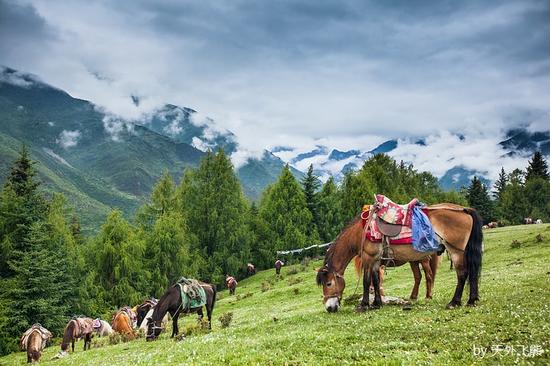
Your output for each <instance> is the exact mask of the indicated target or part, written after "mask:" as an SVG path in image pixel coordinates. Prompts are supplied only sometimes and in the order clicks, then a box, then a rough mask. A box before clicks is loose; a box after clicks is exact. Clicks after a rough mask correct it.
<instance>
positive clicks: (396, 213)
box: [375, 194, 418, 235]
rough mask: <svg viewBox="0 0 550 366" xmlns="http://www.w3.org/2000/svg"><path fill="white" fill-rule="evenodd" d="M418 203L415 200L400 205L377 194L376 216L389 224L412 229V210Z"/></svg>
mask: <svg viewBox="0 0 550 366" xmlns="http://www.w3.org/2000/svg"><path fill="white" fill-rule="evenodd" d="M417 203H418V200H417V199H416V198H414V199H413V200H412V201H411V202H409V203H408V204H406V205H398V204H397V203H395V202H393V201H392V200H390V199H389V198H388V197H386V196H384V195H382V194H377V195H376V206H377V208H376V211H375V212H376V216H378V217H379V218H380V219H381V220H384V221H385V222H387V223H388V224H394V225H403V226H408V227H409V228H410V227H412V212H413V211H412V208H413V207H414V206H415V205H416V204H417ZM411 235H412V234H411Z"/></svg>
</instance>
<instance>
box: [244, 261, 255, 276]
mask: <svg viewBox="0 0 550 366" xmlns="http://www.w3.org/2000/svg"><path fill="white" fill-rule="evenodd" d="M246 273H248V275H249V276H252V275H255V274H256V266H255V265H253V264H252V263H248V264H247V265H246Z"/></svg>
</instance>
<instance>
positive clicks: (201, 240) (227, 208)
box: [176, 150, 252, 283]
mask: <svg viewBox="0 0 550 366" xmlns="http://www.w3.org/2000/svg"><path fill="white" fill-rule="evenodd" d="M176 196H177V197H176V201H177V206H178V207H179V208H178V209H179V210H180V211H181V212H183V214H184V216H185V217H186V218H187V224H188V228H189V232H190V233H191V234H192V235H193V236H194V238H195V240H194V241H193V242H194V244H193V245H192V249H194V250H197V251H198V252H199V253H200V255H201V256H202V257H203V258H204V259H205V260H206V261H207V265H206V266H203V268H201V271H200V273H201V275H202V278H204V279H205V280H210V281H214V282H216V283H222V282H223V279H224V278H225V277H224V276H225V274H229V273H230V274H233V275H237V274H243V273H244V272H245V270H246V263H247V262H248V261H250V245H251V240H252V235H251V233H250V231H249V226H248V224H247V223H248V207H247V206H248V205H247V202H246V199H245V197H244V194H243V192H242V187H241V185H240V183H239V180H238V179H237V176H236V175H235V171H234V169H233V165H232V164H231V160H230V159H229V157H228V156H227V155H226V154H225V152H224V151H223V150H219V151H218V153H217V154H214V153H212V152H208V153H207V154H206V155H205V157H204V158H203V159H202V161H201V164H200V166H199V168H198V169H197V170H196V171H190V172H186V173H185V174H184V176H183V178H182V181H181V184H180V186H178V188H177V193H176Z"/></svg>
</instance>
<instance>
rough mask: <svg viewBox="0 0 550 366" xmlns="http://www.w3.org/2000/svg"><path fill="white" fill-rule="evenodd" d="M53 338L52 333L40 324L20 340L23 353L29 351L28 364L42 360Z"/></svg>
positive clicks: (24, 334) (29, 330) (31, 328)
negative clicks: (47, 345)
mask: <svg viewBox="0 0 550 366" xmlns="http://www.w3.org/2000/svg"><path fill="white" fill-rule="evenodd" d="M52 337H53V335H52V333H51V332H50V331H49V330H47V329H46V328H44V327H43V326H41V325H40V324H38V323H36V324H34V325H33V326H32V327H30V328H29V329H27V331H26V332H25V333H23V335H22V336H21V339H20V340H19V347H20V348H21V350H22V351H25V350H26V351H27V363H31V362H35V361H39V360H40V356H41V354H42V350H43V349H44V347H46V342H47V341H48V340H50V339H51V338H52Z"/></svg>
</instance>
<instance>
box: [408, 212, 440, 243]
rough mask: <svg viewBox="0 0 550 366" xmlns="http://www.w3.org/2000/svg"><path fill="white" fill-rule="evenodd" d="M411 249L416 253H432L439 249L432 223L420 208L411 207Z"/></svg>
mask: <svg viewBox="0 0 550 366" xmlns="http://www.w3.org/2000/svg"><path fill="white" fill-rule="evenodd" d="M412 222H413V224H412V235H413V243H412V245H413V248H414V250H416V251H418V252H433V251H435V250H438V249H439V242H438V241H437V239H436V236H435V233H434V229H433V227H432V223H431V222H430V220H429V219H428V216H426V214H425V213H424V212H423V211H422V208H421V206H419V205H417V206H414V207H413V214H412Z"/></svg>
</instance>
